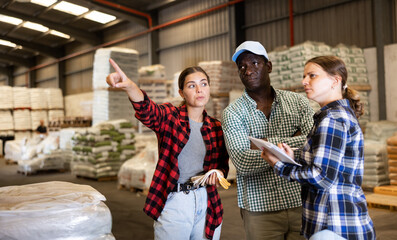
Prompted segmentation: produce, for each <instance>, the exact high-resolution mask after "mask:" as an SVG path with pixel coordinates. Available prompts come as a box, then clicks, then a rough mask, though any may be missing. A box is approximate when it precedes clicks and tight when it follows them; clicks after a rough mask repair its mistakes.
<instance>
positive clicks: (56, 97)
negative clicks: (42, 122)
mask: <svg viewBox="0 0 397 240" xmlns="http://www.w3.org/2000/svg"><path fill="white" fill-rule="evenodd" d="M44 91H45V93H46V97H47V103H48V109H63V96H62V90H61V89H60V88H45V89H44Z"/></svg>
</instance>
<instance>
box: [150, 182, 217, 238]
mask: <svg viewBox="0 0 397 240" xmlns="http://www.w3.org/2000/svg"><path fill="white" fill-rule="evenodd" d="M206 212H207V190H206V189H205V187H201V188H199V189H195V190H190V191H189V193H188V194H186V193H185V192H171V193H170V194H169V195H168V198H167V201H166V202H165V206H164V209H163V211H162V212H161V215H160V217H159V218H158V219H157V221H154V224H153V227H154V239H155V240H169V239H172V240H187V239H190V240H203V239H207V238H206V237H205V216H206ZM221 227H222V225H220V226H218V227H217V228H216V229H215V233H214V238H213V239H214V240H217V239H219V238H220V235H221Z"/></svg>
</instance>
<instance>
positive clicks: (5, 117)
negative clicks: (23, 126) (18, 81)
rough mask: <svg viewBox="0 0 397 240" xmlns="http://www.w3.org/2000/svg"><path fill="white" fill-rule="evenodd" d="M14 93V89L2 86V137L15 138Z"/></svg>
mask: <svg viewBox="0 0 397 240" xmlns="http://www.w3.org/2000/svg"><path fill="white" fill-rule="evenodd" d="M12 93H13V92H12V87H9V86H0V137H10V136H14V118H13V116H12V109H13V101H12ZM0 154H2V151H1V152H0Z"/></svg>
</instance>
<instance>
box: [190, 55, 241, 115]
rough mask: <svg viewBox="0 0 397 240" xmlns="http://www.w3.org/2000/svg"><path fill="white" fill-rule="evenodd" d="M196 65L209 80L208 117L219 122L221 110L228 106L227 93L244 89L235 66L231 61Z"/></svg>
mask: <svg viewBox="0 0 397 240" xmlns="http://www.w3.org/2000/svg"><path fill="white" fill-rule="evenodd" d="M198 65H199V66H200V67H201V68H202V69H204V71H205V72H206V73H207V74H208V76H209V78H210V85H211V98H210V101H209V102H208V104H207V106H206V110H207V112H208V114H209V115H210V116H212V117H214V118H216V119H219V120H221V116H222V112H223V109H225V108H226V107H227V105H228V104H229V92H230V91H232V90H233V89H244V85H243V84H242V83H241V80H240V78H239V76H238V72H237V67H236V64H235V63H234V62H232V61H203V62H199V64H198Z"/></svg>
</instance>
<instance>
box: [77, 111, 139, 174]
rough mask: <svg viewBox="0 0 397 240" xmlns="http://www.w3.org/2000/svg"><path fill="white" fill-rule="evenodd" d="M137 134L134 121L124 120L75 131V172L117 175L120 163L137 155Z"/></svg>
mask: <svg viewBox="0 0 397 240" xmlns="http://www.w3.org/2000/svg"><path fill="white" fill-rule="evenodd" d="M134 133H135V130H134V129H133V128H132V124H131V122H129V121H127V120H124V119H120V120H113V121H106V122H102V123H100V124H97V125H94V126H93V127H91V128H86V129H85V130H84V131H80V132H79V133H76V134H75V135H74V136H73V140H74V146H73V151H74V158H73V161H72V163H71V170H72V174H74V175H76V176H82V177H89V178H94V179H99V178H103V177H114V176H117V173H118V171H119V169H120V166H121V164H122V163H123V162H124V161H125V160H127V159H129V158H131V157H132V156H133V155H134V154H135V140H134V136H135V135H134Z"/></svg>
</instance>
